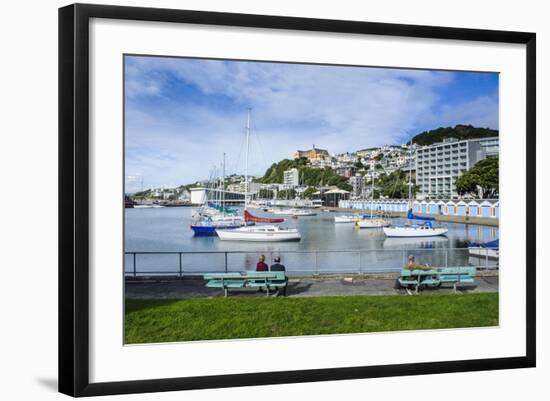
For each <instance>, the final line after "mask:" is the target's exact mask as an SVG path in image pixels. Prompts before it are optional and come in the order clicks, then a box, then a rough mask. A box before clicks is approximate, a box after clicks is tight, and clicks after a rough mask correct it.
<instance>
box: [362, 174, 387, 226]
mask: <svg viewBox="0 0 550 401" xmlns="http://www.w3.org/2000/svg"><path fill="white" fill-rule="evenodd" d="M370 192H371V198H370V199H371V204H370V218H369V219H362V220H358V221H356V222H355V226H356V227H357V228H380V227H387V226H389V225H390V222H389V220H386V219H384V218H381V217H374V216H373V215H372V209H373V208H374V204H373V201H374V171H373V172H372V175H371V191H370Z"/></svg>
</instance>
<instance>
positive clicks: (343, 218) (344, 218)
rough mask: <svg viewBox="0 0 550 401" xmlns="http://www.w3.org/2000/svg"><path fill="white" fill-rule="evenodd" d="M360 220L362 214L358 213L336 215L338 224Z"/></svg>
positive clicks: (335, 221) (335, 218)
mask: <svg viewBox="0 0 550 401" xmlns="http://www.w3.org/2000/svg"><path fill="white" fill-rule="evenodd" d="M359 220H361V216H358V215H342V216H334V223H336V224H342V223H355V222H356V221H359Z"/></svg>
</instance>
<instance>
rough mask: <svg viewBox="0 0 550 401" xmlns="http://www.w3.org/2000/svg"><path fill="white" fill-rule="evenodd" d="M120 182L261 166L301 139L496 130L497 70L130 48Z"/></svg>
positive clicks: (324, 142)
mask: <svg viewBox="0 0 550 401" xmlns="http://www.w3.org/2000/svg"><path fill="white" fill-rule="evenodd" d="M124 67H125V71H124V85H125V88H124V89H125V123H124V124H125V170H126V171H125V173H126V192H135V191H137V190H140V188H141V185H142V183H143V187H144V188H151V187H162V186H166V187H174V186H177V185H182V184H189V183H193V182H195V181H197V180H203V179H206V178H208V177H209V175H210V174H211V173H212V170H213V168H214V167H217V168H221V167H220V166H221V163H222V160H223V153H224V152H225V154H226V172H227V174H232V173H236V174H244V167H245V159H246V158H245V153H246V152H245V147H246V146H245V138H246V121H247V112H248V109H249V108H250V109H251V131H250V132H251V134H250V145H249V146H250V147H249V149H250V151H249V158H248V164H249V167H248V171H249V174H251V175H263V174H264V172H265V170H266V169H267V168H268V167H269V166H270V165H271V164H272V163H274V162H278V161H280V160H282V159H284V158H292V154H293V153H294V151H296V150H297V149H300V150H306V149H310V148H311V147H312V146H313V145H315V146H316V147H317V148H321V149H327V150H328V151H329V152H330V153H331V154H336V153H343V152H352V151H355V150H359V149H364V148H368V147H374V146H383V145H397V144H402V143H406V142H407V141H408V140H410V138H411V137H413V136H414V135H416V134H418V133H420V132H422V131H425V130H430V129H434V128H438V127H447V126H454V125H456V124H472V125H474V126H477V127H486V128H494V129H498V74H496V73H478V72H455V71H435V70H412V69H393V68H373V67H355V66H353V67H350V66H334V65H311V64H288V63H270V62H248V61H229V60H206V59H189V58H168V57H149V56H125V61H124Z"/></svg>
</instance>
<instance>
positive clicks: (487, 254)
mask: <svg viewBox="0 0 550 401" xmlns="http://www.w3.org/2000/svg"><path fill="white" fill-rule="evenodd" d="M485 270H489V248H485Z"/></svg>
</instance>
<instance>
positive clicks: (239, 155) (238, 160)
mask: <svg viewBox="0 0 550 401" xmlns="http://www.w3.org/2000/svg"><path fill="white" fill-rule="evenodd" d="M244 143H245V137H244V136H242V137H241V146H240V147H239V153H238V155H237V158H236V159H235V163H234V168H233V170H232V171H233V173H232V174H237V172H238V171H239V165H240V162H241V156H242V153H243V148H244Z"/></svg>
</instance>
